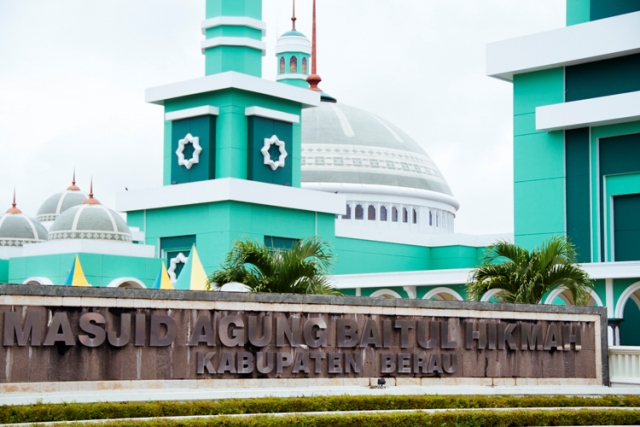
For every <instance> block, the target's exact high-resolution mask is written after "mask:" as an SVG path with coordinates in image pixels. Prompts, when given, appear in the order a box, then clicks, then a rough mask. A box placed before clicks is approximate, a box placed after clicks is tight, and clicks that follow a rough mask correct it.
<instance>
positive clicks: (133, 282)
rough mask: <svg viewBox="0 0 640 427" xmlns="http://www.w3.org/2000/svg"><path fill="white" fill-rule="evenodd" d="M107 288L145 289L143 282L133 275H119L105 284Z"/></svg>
mask: <svg viewBox="0 0 640 427" xmlns="http://www.w3.org/2000/svg"><path fill="white" fill-rule="evenodd" d="M107 288H131V289H147V287H146V286H145V285H144V283H142V282H141V281H140V280H138V279H136V278H133V277H120V278H118V279H114V280H112V281H111V283H109V284H108V285H107Z"/></svg>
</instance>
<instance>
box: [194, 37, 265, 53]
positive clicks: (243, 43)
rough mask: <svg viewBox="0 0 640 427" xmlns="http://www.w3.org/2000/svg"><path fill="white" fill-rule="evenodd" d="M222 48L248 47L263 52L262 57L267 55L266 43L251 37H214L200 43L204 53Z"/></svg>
mask: <svg viewBox="0 0 640 427" xmlns="http://www.w3.org/2000/svg"><path fill="white" fill-rule="evenodd" d="M221 46H235V47H248V48H250V49H255V50H259V51H261V52H262V56H265V54H266V53H267V44H266V43H263V42H261V41H259V40H255V39H252V38H249V37H214V38H212V39H206V40H203V41H202V42H200V49H201V50H202V53H205V51H206V50H207V49H212V48H214V47H221Z"/></svg>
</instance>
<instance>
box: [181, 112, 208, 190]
mask: <svg viewBox="0 0 640 427" xmlns="http://www.w3.org/2000/svg"><path fill="white" fill-rule="evenodd" d="M188 134H190V135H192V136H193V137H196V138H198V140H199V144H200V147H201V148H202V152H201V153H200V155H199V162H198V163H196V164H194V165H192V166H191V168H189V169H187V168H186V167H185V166H181V165H179V164H178V159H177V157H176V159H175V161H173V162H171V165H170V167H171V183H172V184H173V183H176V184H184V183H187V182H196V181H206V180H209V179H214V178H215V177H216V171H215V166H216V139H215V138H216V118H215V116H200V117H192V118H189V119H184V120H176V121H174V122H173V123H172V125H171V151H172V152H173V153H174V155H175V153H176V151H177V150H178V147H179V143H180V140H182V139H183V138H185V137H186V136H187V135H188ZM193 153H194V148H193V145H192V144H187V145H185V148H184V156H185V159H186V160H188V159H191V158H192V157H193Z"/></svg>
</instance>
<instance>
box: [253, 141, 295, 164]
mask: <svg viewBox="0 0 640 427" xmlns="http://www.w3.org/2000/svg"><path fill="white" fill-rule="evenodd" d="M272 145H275V146H277V147H278V148H279V149H280V156H279V157H278V161H274V160H273V159H272V158H271V153H269V149H270V148H271V146H272ZM260 152H261V153H262V155H263V156H264V164H265V165H267V166H269V167H271V170H276V169H278V168H283V167H284V159H286V158H287V156H288V155H289V153H287V150H285V148H284V142H283V141H280V139H278V137H277V136H276V135H273V136H272V137H271V138H265V139H264V146H263V147H262V149H261V150H260Z"/></svg>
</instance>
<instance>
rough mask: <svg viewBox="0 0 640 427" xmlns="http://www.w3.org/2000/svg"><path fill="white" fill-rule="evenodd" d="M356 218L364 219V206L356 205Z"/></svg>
mask: <svg viewBox="0 0 640 427" xmlns="http://www.w3.org/2000/svg"><path fill="white" fill-rule="evenodd" d="M356 219H364V208H363V207H362V205H357V206H356Z"/></svg>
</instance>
